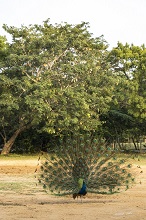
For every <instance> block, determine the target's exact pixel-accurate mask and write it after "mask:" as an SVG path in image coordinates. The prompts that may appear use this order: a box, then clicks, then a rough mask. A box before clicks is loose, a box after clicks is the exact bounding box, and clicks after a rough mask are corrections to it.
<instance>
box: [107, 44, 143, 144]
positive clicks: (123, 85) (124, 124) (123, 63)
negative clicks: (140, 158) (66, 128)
mask: <svg viewBox="0 0 146 220" xmlns="http://www.w3.org/2000/svg"><path fill="white" fill-rule="evenodd" d="M109 61H110V62H111V65H112V71H113V73H114V74H115V75H116V76H117V77H118V80H117V86H116V87H115V95H114V97H113V99H112V102H111V104H110V111H109V112H108V114H107V115H106V116H104V117H105V118H104V120H106V123H105V125H104V126H103V128H104V131H105V132H106V133H107V134H106V135H107V136H109V137H111V140H113V139H114V140H117V141H118V139H120V141H121V142H122V141H123V140H124V138H127V137H131V138H132V139H133V141H134V139H137V140H138V141H139V140H140V137H141V136H142V135H146V132H144V131H146V130H145V126H144V125H145V118H146V92H145V91H146V83H145V80H146V71H145V69H146V48H145V46H144V45H142V46H140V47H139V46H134V45H129V44H125V45H123V44H121V43H118V45H117V47H115V48H113V49H112V50H111V51H110V53H109ZM120 141H119V143H120Z"/></svg>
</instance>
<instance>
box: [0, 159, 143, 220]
mask: <svg viewBox="0 0 146 220" xmlns="http://www.w3.org/2000/svg"><path fill="white" fill-rule="evenodd" d="M36 165H37V160H35V159H33V160H28V159H26V160H16V161H15V160H4V159H2V160H1V159H0V220H17V219H18V220H22V219H25V220H26V219H36V220H37V219H39V220H122V219H124V220H146V175H145V174H146V162H145V163H144V164H143V165H142V166H141V167H142V170H143V173H142V174H140V175H141V176H140V180H141V181H142V183H141V184H137V185H134V186H133V187H132V188H131V189H129V190H128V191H125V192H122V193H119V194H113V195H92V194H88V195H87V196H86V198H85V199H83V202H81V200H80V199H78V200H73V199H72V197H71V196H66V197H57V196H53V195H48V194H46V193H45V192H44V191H43V189H42V188H41V186H36V183H37V180H36V179H35V178H34V171H35V168H36ZM140 180H139V181H140Z"/></svg>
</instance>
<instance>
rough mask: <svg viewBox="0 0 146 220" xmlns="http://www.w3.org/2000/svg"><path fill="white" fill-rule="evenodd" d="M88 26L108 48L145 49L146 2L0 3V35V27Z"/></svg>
mask: <svg viewBox="0 0 146 220" xmlns="http://www.w3.org/2000/svg"><path fill="white" fill-rule="evenodd" d="M48 18H50V22H51V23H52V24H54V23H55V22H56V23H61V22H67V23H70V24H78V23H80V22H81V21H85V22H89V24H90V27H91V28H90V32H91V33H93V34H94V36H96V37H99V36H100V35H104V39H105V40H106V41H107V42H108V44H109V45H110V47H114V46H116V45H117V42H118V41H120V42H121V43H123V44H125V43H126V42H127V43H129V44H131V43H133V44H134V45H138V46H141V45H142V44H145V45H146V0H0V35H5V32H4V31H3V29H2V25H3V24H7V25H8V26H16V27H20V26H21V25H22V24H23V25H26V26H27V25H29V24H42V22H43V21H44V20H46V19H48Z"/></svg>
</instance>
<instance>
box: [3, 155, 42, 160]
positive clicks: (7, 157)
mask: <svg viewBox="0 0 146 220" xmlns="http://www.w3.org/2000/svg"><path fill="white" fill-rule="evenodd" d="M38 158H39V154H34V155H31V154H8V155H0V160H36V159H38Z"/></svg>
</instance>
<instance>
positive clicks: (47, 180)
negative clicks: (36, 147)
mask: <svg viewBox="0 0 146 220" xmlns="http://www.w3.org/2000/svg"><path fill="white" fill-rule="evenodd" d="M131 168H132V164H131V163H130V159H129V158H128V157H127V155H124V158H122V157H121V154H119V151H118V150H116V149H112V148H110V147H107V146H106V144H105V143H104V141H102V140H97V139H96V138H94V137H92V136H91V135H90V134H86V135H79V136H73V135H72V136H69V137H67V138H62V139H60V147H58V148H56V149H54V150H53V152H52V153H51V152H50V153H45V154H44V160H42V164H41V167H40V169H41V171H40V172H41V174H40V175H39V182H40V183H41V184H43V186H44V188H45V189H49V190H50V191H51V192H52V193H54V194H73V193H78V191H79V188H78V181H79V179H80V178H81V179H83V180H84V181H85V183H86V186H87V191H88V192H93V193H114V192H119V191H120V190H123V189H128V188H129V186H130V185H131V184H132V183H134V175H133V170H132V169H131Z"/></svg>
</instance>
